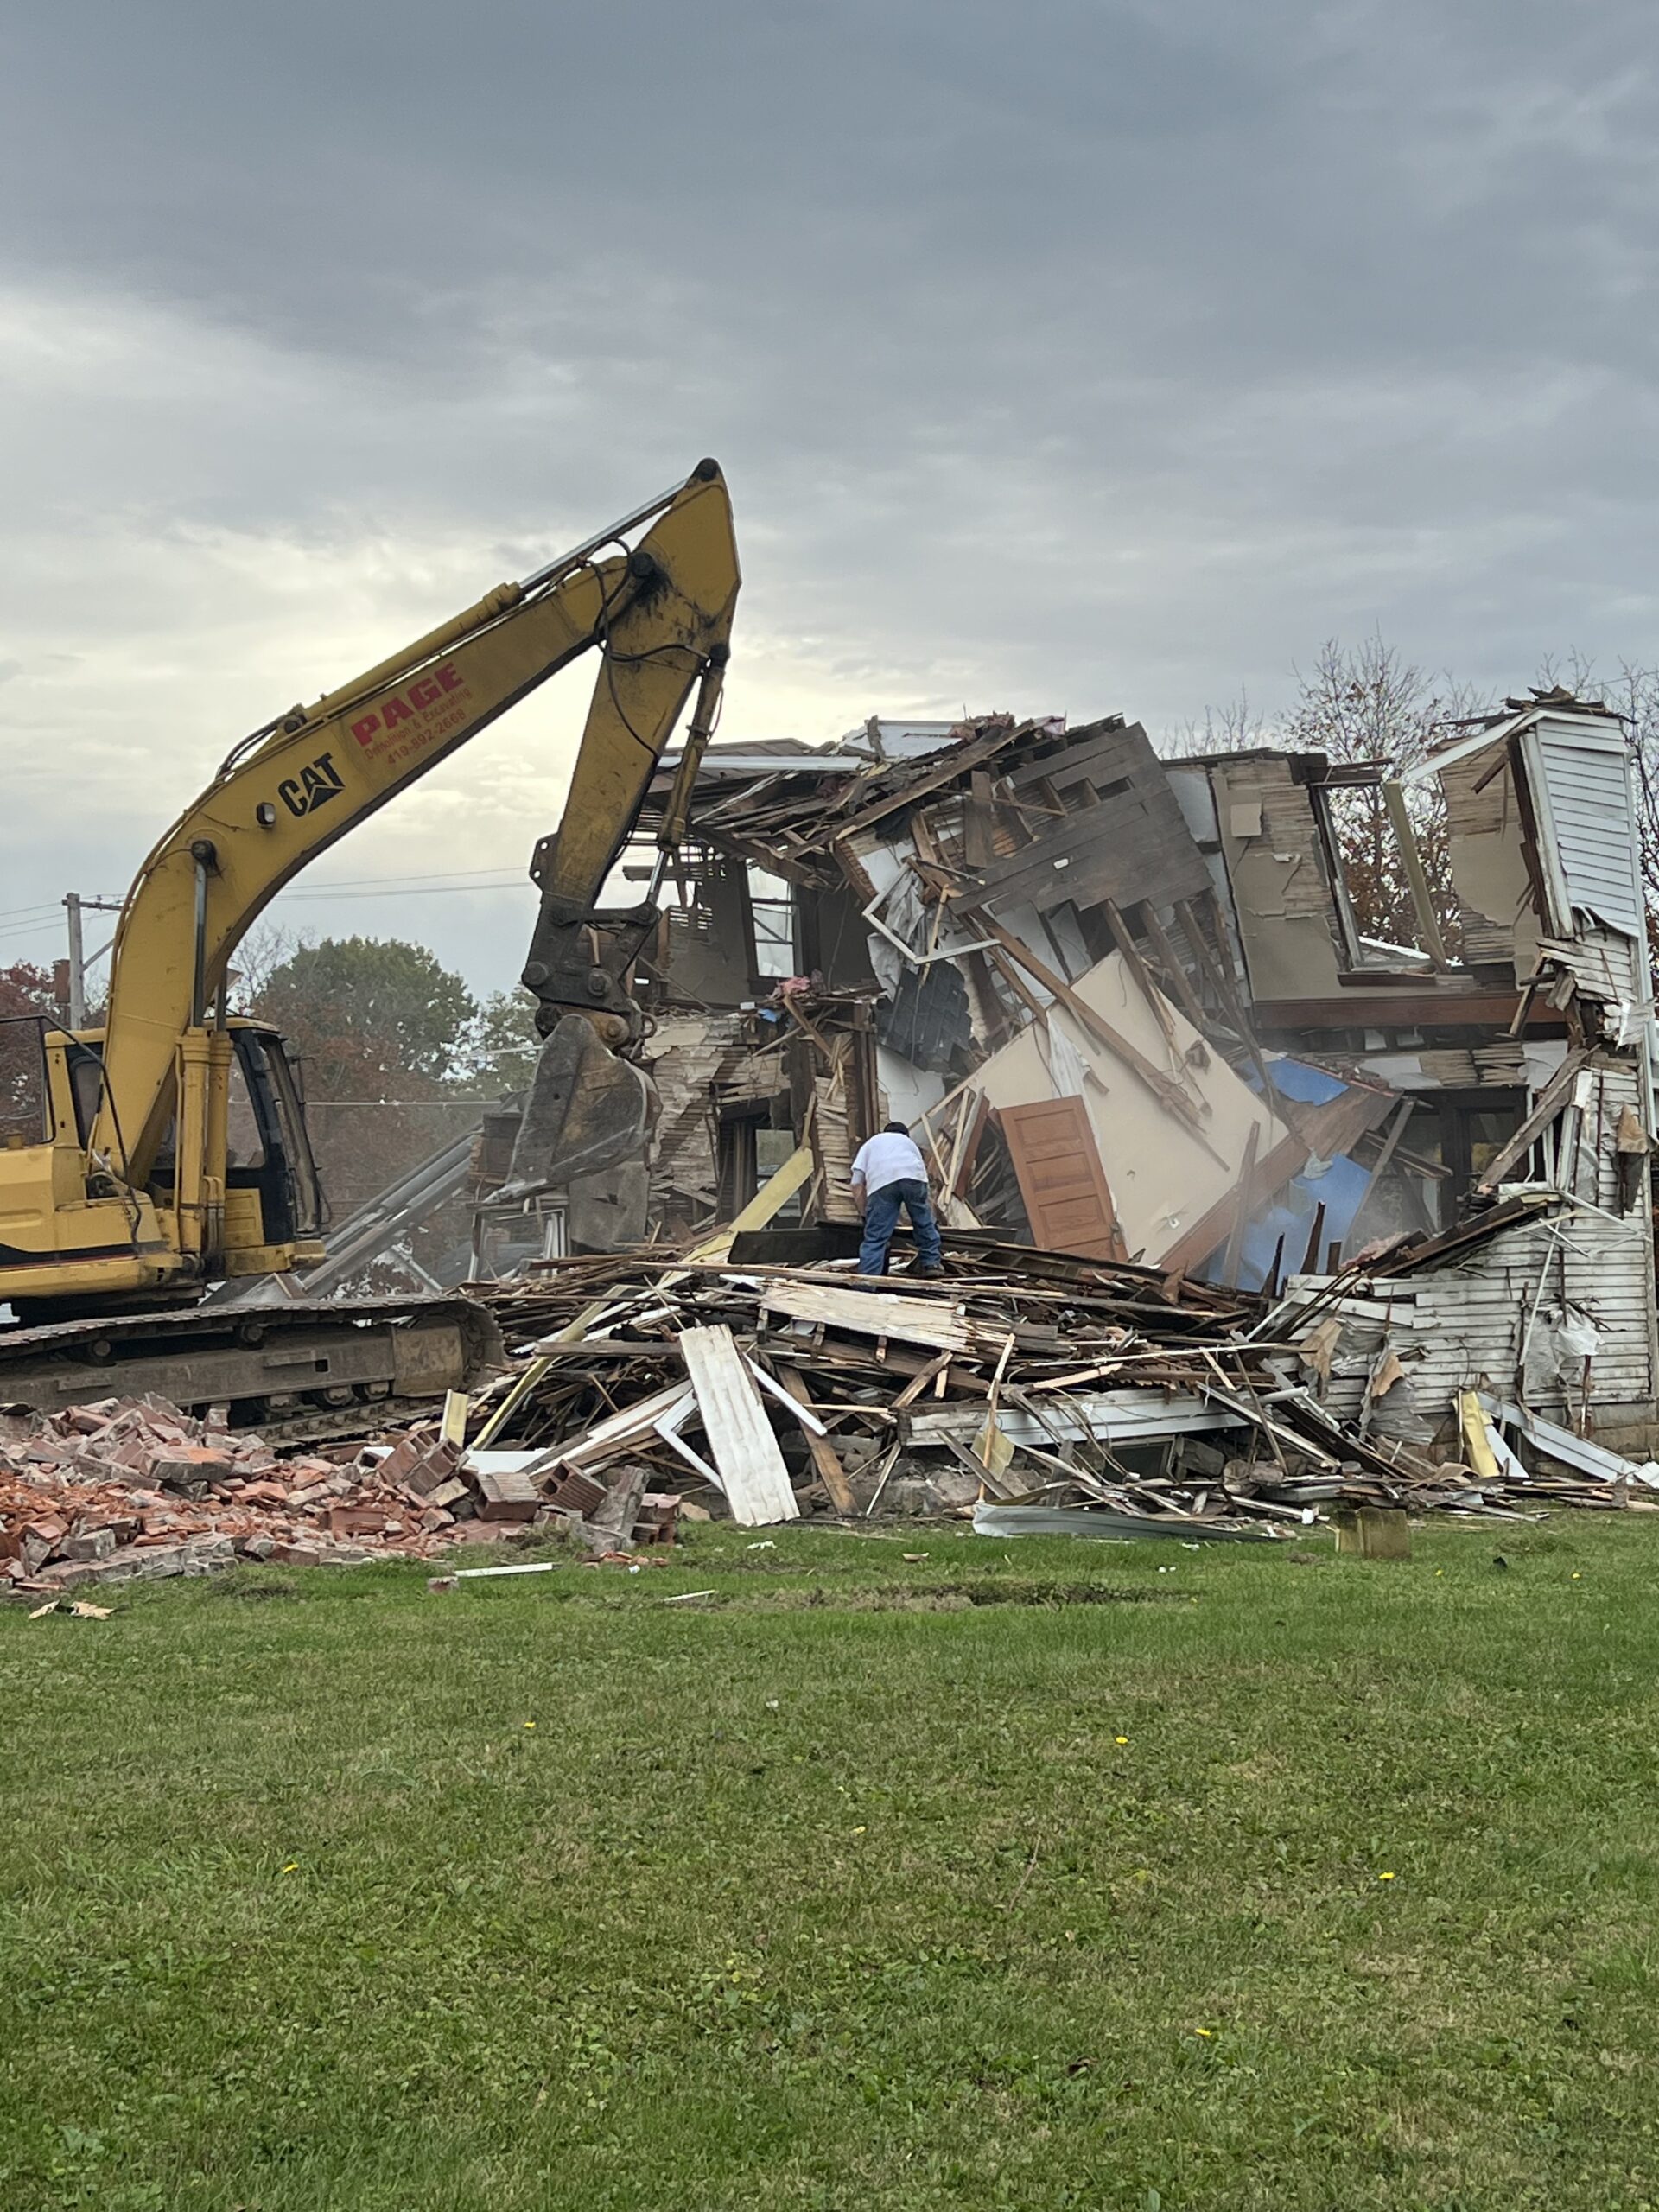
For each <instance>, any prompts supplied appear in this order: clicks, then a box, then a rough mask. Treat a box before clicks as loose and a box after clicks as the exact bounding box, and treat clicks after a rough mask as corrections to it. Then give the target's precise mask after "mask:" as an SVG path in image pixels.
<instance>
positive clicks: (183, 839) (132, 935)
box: [92, 461, 740, 1188]
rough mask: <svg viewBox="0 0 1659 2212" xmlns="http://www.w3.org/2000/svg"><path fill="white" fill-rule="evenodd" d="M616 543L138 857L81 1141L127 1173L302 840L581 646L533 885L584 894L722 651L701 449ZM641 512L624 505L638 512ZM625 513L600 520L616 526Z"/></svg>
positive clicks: (440, 644)
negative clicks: (588, 681) (557, 807)
mask: <svg viewBox="0 0 1659 2212" xmlns="http://www.w3.org/2000/svg"><path fill="white" fill-rule="evenodd" d="M655 504H656V505H657V506H658V508H659V509H660V512H658V516H657V519H656V521H655V522H654V524H653V525H652V529H651V530H650V531H649V532H648V534H647V535H646V536H645V537H644V538H643V539H642V540H641V542H640V543H639V545H638V546H636V547H635V548H634V549H633V550H632V551H631V552H629V551H626V550H622V551H620V552H616V553H613V554H612V555H610V556H607V557H601V553H600V547H601V544H602V543H605V542H607V541H605V540H601V541H597V542H590V543H588V545H585V546H583V547H581V548H579V549H578V550H577V551H576V552H575V553H574V554H572V555H569V556H566V557H565V558H564V560H563V561H562V562H557V563H552V564H551V565H550V567H549V568H547V569H542V570H540V571H538V572H537V575H534V576H532V577H530V578H528V579H527V580H526V581H525V582H522V583H505V584H499V585H498V586H497V587H496V588H495V589H494V590H493V591H492V592H489V593H487V594H486V595H485V597H484V598H482V599H481V600H480V601H478V602H477V604H476V605H475V606H473V607H468V608H467V610H466V611H465V612H464V613H461V614H458V615H457V616H455V618H454V620H452V621H449V622H447V623H445V624H443V625H442V627H440V628H438V629H436V630H434V631H431V632H429V633H428V635H427V636H425V637H423V638H421V639H417V640H416V643H415V644H414V645H410V646H409V647H408V648H406V649H405V651H404V652H401V653H399V654H397V655H395V656H393V658H391V659H390V660H386V661H383V662H382V663H381V664H379V665H378V667H376V668H372V669H371V670H369V671H367V672H366V673H365V675H362V676H360V677H357V678H356V679H355V680H354V681H353V682H352V683H347V684H344V685H342V686H341V687H340V689H338V690H334V691H332V692H330V693H328V694H327V696H325V697H323V698H321V699H319V700H318V701H317V702H316V703H315V705H314V706H311V707H308V708H296V709H294V710H293V711H292V712H291V713H290V714H288V715H283V717H282V719H281V720H280V721H277V722H276V723H274V724H271V725H270V726H268V727H267V728H265V729H264V730H262V731H258V732H256V733H255V734H254V735H253V737H252V738H251V739H250V740H248V741H245V743H244V745H243V746H241V747H238V749H237V751H236V752H235V753H232V756H231V758H230V759H229V760H226V763H225V765H224V766H223V767H222V768H221V769H220V771H219V774H218V775H217V776H216V777H215V779H213V783H212V784H210V785H208V787H207V790H206V791H204V792H203V793H202V794H201V796H200V798H198V799H197V800H196V801H195V802H194V804H193V805H191V806H190V807H189V808H188V809H187V810H186V811H185V812H184V814H182V815H181V817H180V818H179V820H178V821H177V822H176V823H174V825H173V827H172V828H171V829H169V830H168V833H167V835H166V836H164V837H163V838H162V840H161V842H159V843H158V844H157V845H156V849H155V850H154V851H153V852H152V853H151V854H150V855H149V859H148V860H146V861H145V862H144V864H143V868H141V869H140V870H139V873H138V876H137V880H136V881H135V883H134V885H133V887H132V889H131V891H130V893H129V894H128V897H127V900H126V903H125V906H124V908H123V910H122V913H121V918H120V922H119V925H118V929H117V931H116V938H115V949H114V953H113V957H112V965H111V981H110V997H109V1013H108V1016H107V1020H106V1026H105V1039H104V1084H103V1097H102V1100H101V1102H100V1105H99V1114H98V1117H97V1122H96V1125H95V1128H94V1132H93V1137H92V1147H93V1149H94V1151H95V1152H96V1153H97V1154H99V1156H100V1157H101V1158H102V1159H103V1160H105V1161H107V1162H108V1163H109V1166H110V1168H111V1172H112V1173H114V1174H116V1175H117V1176H118V1178H119V1179H121V1180H122V1181H124V1182H125V1183H126V1184H128V1185H130V1186H131V1187H135V1188H136V1187H138V1186H140V1185H143V1183H144V1181H145V1180H146V1179H147V1177H148V1176H149V1173H150V1170H151V1169H152V1167H153V1166H154V1165H155V1161H156V1154H157V1150H158V1148H159V1147H160V1145H161V1142H162V1137H163V1135H164V1134H165V1132H166V1130H167V1128H168V1123H169V1122H170V1120H171V1118H172V1116H173V1114H174V1110H175V1066H176V1062H177V1057H178V1045H179V1039H180V1037H181V1034H182V1033H185V1032H186V1031H187V1030H188V1029H191V1028H200V1027H202V1026H203V1025H204V1024H205V1023H206V1022H207V1020H209V1018H210V1013H211V1009H212V1007H213V1003H214V1001H215V1000H216V998H217V997H218V995H219V992H220V991H221V989H222V988H223V986H224V982H225V975H226V967H227V965H228V963H229V961H230V959H231V957H232V953H233V952H234V950H235V949H236V947H237V945H238V943H239V942H240V941H241V939H242V938H243V936H244V934H245V931H247V929H248V927H249V925H251V923H252V922H253V921H254V920H255V919H256V918H257V916H258V915H259V914H260V913H261V912H263V910H264V908H265V906H268V905H269V903H270V900H271V899H274V898H275V897H276V895H277V893H278V892H279V891H280V890H281V889H282V888H283V885H284V884H286V883H289V882H290V881H291V880H292V879H293V878H294V877H295V876H296V875H297V874H299V872H300V870H301V869H302V868H305V867H306V866H307V865H308V863H309V862H310V861H313V860H315V857H316V856H317V855H318V854H319V853H321V852H324V851H326V850H327V848H328V847H329V846H330V845H333V844H334V843H336V842H338V841H339V840H340V838H341V837H343V836H346V833H347V832H348V831H349V830H351V829H354V828H355V827H356V825H357V824H358V823H359V822H361V821H362V820H363V819H364V818H365V817H366V816H368V815H370V814H372V813H373V812H374V811H375V810H377V809H378V808H379V807H382V806H384V805H385V804H386V802H387V801H388V800H389V799H391V798H394V797H395V796H396V795H397V792H399V791H404V790H406V789H407V788H408V786H409V785H411V784H413V783H415V782H416V781H417V780H418V779H420V778H421V777H422V776H423V775H425V774H426V773H427V772H428V771H429V770H430V769H431V768H434V767H435V766H436V765H437V764H438V762H439V761H440V760H444V759H445V758H446V757H447V756H448V754H449V753H453V752H454V751H455V750H456V748H457V747H460V746H461V745H464V744H466V743H467V741H468V740H469V739H471V738H474V737H475V736H476V735H477V734H478V733H479V732H480V730H481V729H484V728H487V726H488V725H489V724H490V723H491V722H493V721H494V720H495V719H496V717H497V716H498V715H503V714H505V712H506V710H507V709H508V708H509V707H512V706H513V705H515V704H516V703H517V702H518V700H520V699H522V698H524V696H526V695H527V694H528V693H530V692H531V691H533V690H536V689H537V686H538V685H539V684H542V683H545V682H546V681H547V679H548V678H549V677H550V676H554V675H556V673H557V672H558V671H559V670H560V669H562V668H563V667H564V666H565V665H566V664H567V663H569V661H571V660H573V659H574V658H575V657H576V656H577V655H578V654H579V653H582V652H585V651H587V650H588V648H589V647H592V646H596V647H597V648H598V649H599V652H600V655H601V667H600V673H599V678H598V681H597V683H595V686H594V698H593V703H592V706H591V708H590V709H589V711H588V723H587V728H586V729H585V731H584V733H583V736H582V746H581V748H580V751H579V752H578V754H577V758H576V764H575V772H574V774H573V777H572V781H571V786H570V791H569V798H568V800H567V802H566V806H565V813H564V820H563V825H562V827H561V829H560V832H559V834H558V838H557V858H556V866H555V867H554V868H553V870H552V873H551V875H550V877H548V878H546V879H544V880H543V889H544V891H547V892H550V893H552V894H553V895H555V896H556V897H558V898H560V899H564V900H567V901H569V902H572V903H574V904H577V905H588V904H590V903H591V901H592V900H593V899H594V898H595V897H596V896H597V895H598V893H599V891H600V889H601V886H602V884H603V882H604V880H605V876H606V874H607V871H608V869H609V868H610V865H611V862H612V860H613V857H614V856H615V854H616V853H617V851H618V850H619V849H620V845H621V843H622V842H623V841H624V840H625V839H626V836H627V834H628V831H629V829H631V828H632V823H633V819H634V817H635V815H636V814H637V812H638V810H639V802H640V800H641V798H643V796H644V793H645V787H646V785H647V784H648V783H649V781H650V779H651V775H652V770H653V769H654V768H655V766H656V765H657V762H658V759H659V758H660V756H661V754H662V752H663V749H664V747H665V746H666V744H667V742H668V740H669V737H670V735H671V733H672V730H673V728H674V725H675V722H676V721H677V718H678V715H679V713H680V710H681V709H682V708H683V705H684V703H685V701H686V698H687V696H688V694H689V693H690V690H691V687H692V685H693V684H694V683H696V682H697V681H698V680H699V678H700V677H703V676H704V674H705V671H708V670H709V668H710V667H711V666H713V667H714V668H715V669H718V668H721V667H723V665H724V663H725V658H726V655H727V652H728V642H729V639H730V635H731V623H732V613H733V608H734V604H735V601H736V598H737V591H738V585H739V581H740V579H739V574H738V566H737V550H736V545H735V543H734V537H733V531H732V516H731V505H730V502H729V500H728V497H727V493H726V486H725V481H724V480H723V478H722V477H721V473H720V470H719V468H718V467H716V466H715V463H714V462H713V461H704V462H703V463H702V464H701V465H700V467H698V469H697V470H696V473H695V474H693V475H692V476H691V477H690V480H688V481H687V482H686V483H685V484H684V485H683V486H681V487H680V488H679V489H678V490H677V491H675V492H673V493H669V494H666V495H664V499H662V500H661V501H660V502H658V503H655ZM650 512H652V510H651V509H649V508H647V509H643V510H639V511H638V512H637V513H636V515H635V516H634V517H632V518H629V519H630V520H632V521H638V520H641V519H643V518H645V515H646V514H648V513H650ZM624 526H626V525H619V528H620V527H624Z"/></svg>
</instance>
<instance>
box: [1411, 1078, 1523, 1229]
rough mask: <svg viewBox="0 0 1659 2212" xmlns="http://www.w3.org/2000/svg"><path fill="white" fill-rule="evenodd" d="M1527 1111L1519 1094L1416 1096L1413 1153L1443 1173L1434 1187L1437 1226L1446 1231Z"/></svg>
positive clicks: (1479, 1092)
mask: <svg viewBox="0 0 1659 2212" xmlns="http://www.w3.org/2000/svg"><path fill="white" fill-rule="evenodd" d="M1527 1111H1528V1107H1527V1094H1526V1092H1525V1091H1524V1090H1497V1089H1493V1090H1435V1091H1424V1092H1422V1093H1421V1094H1419V1096H1418V1102H1417V1110H1416V1112H1415V1113H1414V1115H1413V1116H1412V1117H1411V1141H1412V1148H1413V1150H1414V1152H1415V1153H1417V1154H1420V1155H1421V1157H1423V1158H1425V1159H1427V1160H1429V1161H1431V1162H1432V1163H1433V1165H1434V1166H1437V1167H1440V1168H1443V1169H1444V1170H1445V1171H1446V1173H1445V1174H1444V1176H1443V1178H1442V1179H1440V1181H1439V1182H1437V1184H1436V1185H1435V1194H1436V1198H1437V1200H1438V1204H1439V1209H1440V1223H1439V1226H1440V1228H1442V1229H1450V1228H1452V1226H1453V1225H1454V1224H1455V1223H1456V1222H1457V1221H1458V1219H1459V1217H1460V1215H1461V1212H1462V1207H1463V1201H1464V1198H1465V1196H1466V1195H1467V1194H1468V1192H1470V1191H1471V1189H1472V1188H1473V1186H1474V1185H1476V1184H1477V1183H1478V1182H1479V1180H1480V1179H1481V1177H1482V1176H1483V1175H1484V1173H1485V1172H1486V1167H1487V1164H1488V1162H1489V1161H1491V1160H1494V1159H1496V1158H1497V1154H1498V1152H1499V1150H1500V1149H1501V1147H1503V1144H1504V1142H1505V1141H1507V1140H1508V1139H1509V1138H1510V1137H1512V1136H1513V1135H1515V1132H1516V1130H1517V1129H1518V1128H1520V1126H1521V1124H1522V1121H1523V1120H1524V1119H1525V1117H1526V1114H1527Z"/></svg>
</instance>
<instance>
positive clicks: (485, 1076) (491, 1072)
mask: <svg viewBox="0 0 1659 2212" xmlns="http://www.w3.org/2000/svg"><path fill="white" fill-rule="evenodd" d="M536 1006H537V1001H536V1000H535V998H534V997H533V996H532V995H531V993H530V992H529V991H526V990H523V989H518V990H511V991H492V992H491V993H490V995H489V996H488V998H486V1000H485V1001H484V1003H483V1005H482V1006H481V1007H480V1008H479V1011H478V1017H477V1019H476V1020H475V1021H474V1023H473V1027H472V1030H471V1033H470V1034H469V1035H468V1037H467V1061H468V1062H469V1064H470V1065H471V1068H472V1071H473V1077H474V1084H475V1087H476V1088H477V1089H478V1090H487V1091H491V1092H499V1093H501V1094H503V1095H505V1093H507V1092H509V1091H514V1090H524V1088H525V1087H526V1085H527V1084H529V1082H530V1079H531V1076H532V1075H533V1074H534V1073H535V1071H536V1062H537V1058H539V1056H540V1053H541V1049H542V1038H541V1034H540V1033H539V1031H538V1030H537V1027H536Z"/></svg>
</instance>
